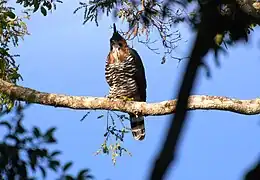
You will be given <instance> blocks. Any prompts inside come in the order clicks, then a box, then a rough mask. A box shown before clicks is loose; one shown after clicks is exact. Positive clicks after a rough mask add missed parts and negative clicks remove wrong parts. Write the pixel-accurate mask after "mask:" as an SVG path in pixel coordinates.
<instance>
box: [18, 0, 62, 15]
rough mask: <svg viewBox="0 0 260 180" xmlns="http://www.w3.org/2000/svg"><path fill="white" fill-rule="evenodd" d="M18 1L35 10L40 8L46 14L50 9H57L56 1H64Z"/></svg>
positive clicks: (57, 1)
mask: <svg viewBox="0 0 260 180" xmlns="http://www.w3.org/2000/svg"><path fill="white" fill-rule="evenodd" d="M16 2H17V3H19V4H21V5H23V7H25V8H30V7H32V8H33V9H32V10H33V12H37V11H38V10H40V11H41V13H42V14H43V15H44V16H46V15H47V12H48V11H51V10H55V9H56V3H62V1H60V0H17V1H16Z"/></svg>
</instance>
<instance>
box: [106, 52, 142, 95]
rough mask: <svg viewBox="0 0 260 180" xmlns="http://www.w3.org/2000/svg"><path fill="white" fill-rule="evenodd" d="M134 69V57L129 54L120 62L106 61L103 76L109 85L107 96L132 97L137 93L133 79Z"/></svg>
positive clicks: (135, 69)
mask: <svg viewBox="0 0 260 180" xmlns="http://www.w3.org/2000/svg"><path fill="white" fill-rule="evenodd" d="M136 71H137V68H136V66H135V62H134V58H133V57H132V56H131V55H129V56H128V57H127V58H126V60H125V61H123V62H120V63H113V64H109V63H108V61H107V62H106V68H105V76H106V80H107V82H108V84H109V86H110V90H109V97H114V98H116V97H121V96H124V97H134V95H135V94H136V93H138V92H137V91H138V89H137V84H136V81H135V79H134V75H135V72H136Z"/></svg>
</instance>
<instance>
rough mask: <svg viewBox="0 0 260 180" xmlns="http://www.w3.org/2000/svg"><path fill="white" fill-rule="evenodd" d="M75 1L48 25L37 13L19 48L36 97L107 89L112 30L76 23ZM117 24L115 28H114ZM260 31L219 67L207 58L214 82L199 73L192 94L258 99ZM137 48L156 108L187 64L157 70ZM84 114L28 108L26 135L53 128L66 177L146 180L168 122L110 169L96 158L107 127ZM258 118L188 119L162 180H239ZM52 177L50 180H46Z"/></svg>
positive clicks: (187, 46) (203, 115)
mask: <svg viewBox="0 0 260 180" xmlns="http://www.w3.org/2000/svg"><path fill="white" fill-rule="evenodd" d="M77 5H78V4H77V2H76V1H68V2H65V3H63V4H58V9H57V11H54V13H52V14H49V15H48V16H47V17H44V16H42V15H40V14H39V13H37V14H35V15H33V16H32V18H31V20H30V21H29V22H28V29H29V31H30V33H31V35H30V36H27V37H26V38H25V40H24V41H23V42H22V43H21V44H20V47H19V48H17V50H16V52H17V53H19V54H20V55H21V57H20V58H18V59H17V62H18V63H19V64H20V71H21V74H22V75H23V78H24V81H23V82H21V83H20V84H21V85H23V86H27V87H30V88H34V89H37V90H40V91H45V92H50V93H62V94H70V95H81V96H101V97H103V96H105V95H106V94H107V92H108V85H107V84H106V81H105V76H104V65H105V60H106V56H107V53H108V51H109V38H110V36H111V34H112V32H111V29H110V28H109V26H110V25H112V21H111V20H110V19H109V18H106V17H103V18H102V19H101V20H100V25H99V27H96V26H95V24H94V23H88V24H86V25H84V26H83V25H82V14H81V13H79V14H77V15H73V14H72V12H73V10H74V9H75V8H76V7H77ZM120 24H121V23H119V22H118V24H117V26H120ZM179 28H180V31H181V33H182V36H183V39H184V40H188V42H184V40H183V41H182V42H180V45H179V48H177V49H176V56H180V57H184V56H187V55H188V53H189V52H190V50H191V47H192V42H193V38H194V34H193V33H192V32H191V31H190V30H189V29H188V26H181V27H179ZM257 35H258V36H259V29H257V30H256V31H255V33H254V35H253V36H252V39H253V41H252V42H251V43H250V44H249V45H246V46H244V44H242V43H241V44H240V45H238V46H236V47H232V48H229V53H228V55H227V56H223V55H222V56H221V57H220V62H221V67H220V68H217V67H216V66H215V64H214V59H213V56H212V55H208V56H207V59H206V63H207V64H208V65H209V66H210V69H211V74H212V78H210V79H208V78H206V74H205V71H204V70H203V69H201V70H200V71H199V74H198V79H197V84H196V87H195V89H194V91H193V94H198V95H203V94H206V95H217V96H228V97H232V98H239V99H251V98H256V97H259V90H260V81H258V77H259V75H260V72H259V71H258V70H259V68H258V67H259V65H260V61H259V39H258V38H257ZM134 48H135V49H136V50H137V51H138V52H139V54H140V56H141V57H142V59H143V62H144V65H145V69H146V77H147V84H148V88H147V101H148V102H159V101H162V100H167V99H172V98H173V94H174V96H176V90H178V86H179V82H180V81H181V79H182V72H183V68H184V67H185V64H186V61H182V62H181V63H180V64H179V66H177V65H178V63H177V61H175V60H168V61H167V62H166V63H165V64H164V65H162V64H160V56H157V55H155V54H154V53H152V52H151V51H150V50H148V49H147V48H146V47H144V46H143V45H141V44H137V43H135V44H134ZM85 113H86V111H75V110H70V109H64V108H54V107H45V106H41V105H32V106H31V107H30V108H29V109H28V110H26V114H25V122H24V123H25V125H26V127H32V126H34V125H37V126H39V127H41V128H42V129H47V128H49V127H51V126H57V127H58V130H57V132H56V137H57V139H58V144H57V145H55V146H53V147H52V148H58V149H61V150H63V155H62V156H61V159H62V161H69V160H72V161H74V163H75V164H74V166H73V168H72V169H71V171H70V172H72V173H75V172H77V170H78V169H81V168H90V169H91V172H92V174H93V175H94V176H95V177H96V179H106V178H109V179H129V180H132V179H135V180H143V179H147V177H148V175H149V173H150V168H151V167H152V164H153V162H154V158H155V156H156V155H157V153H158V152H159V150H160V148H161V143H162V142H163V139H164V135H165V132H166V131H167V129H168V125H169V121H170V116H160V117H147V118H146V139H145V140H144V141H142V142H137V141H135V140H133V138H132V136H131V135H128V136H127V137H126V139H125V141H126V142H125V144H124V146H125V147H126V148H128V150H129V151H130V152H131V153H132V154H133V156H132V157H129V156H127V155H125V156H124V157H122V158H119V159H118V161H117V165H116V166H114V165H113V164H112V162H111V157H110V156H104V155H101V156H94V155H93V153H94V152H95V151H96V150H97V149H98V148H99V146H100V144H101V143H102V142H103V138H104V137H103V133H104V132H105V125H106V122H105V120H101V119H96V117H97V116H98V115H99V114H100V112H94V113H92V114H91V115H89V116H88V117H87V119H86V120H85V121H83V122H80V119H81V118H82V116H83V115H84V114H85ZM259 121H260V118H259V116H245V115H239V114H234V113H230V112H220V111H206V110H205V111H202V110H200V111H198V110H197V111H192V112H190V113H189V123H188V124H187V127H186V128H185V131H184V132H183V137H182V142H181V144H180V145H181V146H180V147H179V151H178V154H179V156H178V161H177V163H176V165H175V166H174V167H173V166H171V167H170V169H169V171H168V174H167V179H173V178H175V179H178V180H188V179H200V180H208V179H211V180H219V179H222V180H238V179H241V177H242V175H243V173H244V171H245V170H246V169H247V168H249V167H250V166H251V165H252V164H253V163H254V162H255V160H256V158H257V157H258V156H259V150H260V144H259V138H260V131H259ZM54 177H55V176H54V175H53V174H50V175H49V176H48V179H53V178H54Z"/></svg>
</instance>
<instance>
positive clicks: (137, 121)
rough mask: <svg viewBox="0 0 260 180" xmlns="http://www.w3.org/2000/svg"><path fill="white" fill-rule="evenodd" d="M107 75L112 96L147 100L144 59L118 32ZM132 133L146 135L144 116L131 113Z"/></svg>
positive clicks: (111, 40)
mask: <svg viewBox="0 0 260 180" xmlns="http://www.w3.org/2000/svg"><path fill="white" fill-rule="evenodd" d="M105 76H106V81H107V83H108V85H109V86H110V89H109V95H108V97H110V98H120V97H127V98H133V100H134V101H144V102H145V101H146V78H145V70H144V66H143V63H142V60H141V58H140V56H139V55H138V53H137V52H136V51H135V50H134V49H133V48H130V47H128V45H127V42H126V40H125V39H124V38H123V37H122V36H121V35H120V34H119V33H118V32H117V30H116V27H115V24H114V33H113V36H112V37H111V38H110V52H109V54H108V57H107V61H106V67H105ZM130 123H131V129H132V134H133V136H134V138H135V139H136V140H143V139H144V137H145V126H144V117H143V116H138V117H136V115H134V114H130Z"/></svg>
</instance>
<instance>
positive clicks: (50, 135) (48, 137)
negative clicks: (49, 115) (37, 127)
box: [44, 127, 56, 143]
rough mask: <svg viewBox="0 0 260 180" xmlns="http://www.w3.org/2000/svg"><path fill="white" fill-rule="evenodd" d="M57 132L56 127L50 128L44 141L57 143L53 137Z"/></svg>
mask: <svg viewBox="0 0 260 180" xmlns="http://www.w3.org/2000/svg"><path fill="white" fill-rule="evenodd" d="M55 130H56V128H55V127H53V128H50V129H49V130H48V131H47V132H46V133H45V135H44V139H45V140H46V142H48V143H55V142H56V139H55V138H54V137H53V132H54V131H55Z"/></svg>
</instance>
